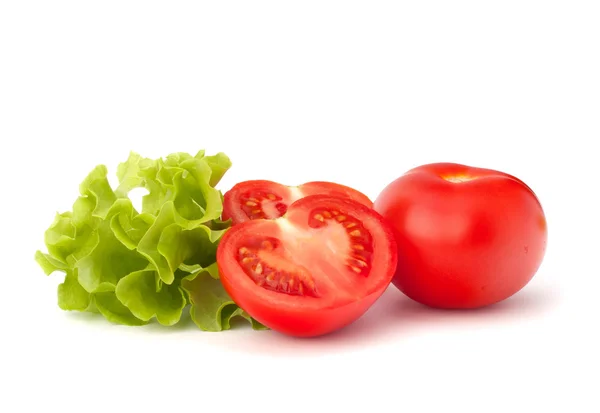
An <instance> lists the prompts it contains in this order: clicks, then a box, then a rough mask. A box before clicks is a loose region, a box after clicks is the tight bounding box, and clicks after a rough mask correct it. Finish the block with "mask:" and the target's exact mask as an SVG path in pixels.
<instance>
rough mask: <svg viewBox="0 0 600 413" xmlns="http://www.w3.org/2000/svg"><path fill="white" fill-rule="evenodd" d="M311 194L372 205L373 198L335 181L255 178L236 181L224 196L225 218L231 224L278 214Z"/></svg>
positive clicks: (275, 216) (370, 206) (273, 216)
mask: <svg viewBox="0 0 600 413" xmlns="http://www.w3.org/2000/svg"><path fill="white" fill-rule="evenodd" d="M309 195H330V196H335V197H341V198H350V199H353V200H355V201H357V202H360V203H361V204H363V205H365V206H367V207H369V208H372V207H373V202H371V200H370V199H369V198H368V197H367V196H366V195H364V194H362V193H361V192H359V191H357V190H355V189H353V188H350V187H347V186H344V185H340V184H336V183H333V182H318V181H315V182H307V183H305V184H302V185H300V186H287V185H282V184H280V183H277V182H273V181H265V180H252V181H244V182H240V183H238V184H236V185H235V186H234V187H233V188H231V189H230V190H229V191H227V192H226V193H225V195H224V200H223V219H224V220H228V219H230V218H231V220H232V225H236V224H239V223H241V222H245V221H250V220H254V219H274V218H279V217H280V216H282V215H283V214H285V212H286V211H287V209H288V207H289V206H290V205H291V204H292V203H293V202H295V201H297V200H299V199H301V198H304V197H305V196H309Z"/></svg>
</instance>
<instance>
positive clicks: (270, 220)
mask: <svg viewBox="0 0 600 413" xmlns="http://www.w3.org/2000/svg"><path fill="white" fill-rule="evenodd" d="M230 167H231V162H230V160H229V158H228V157H227V156H226V155H225V154H223V153H218V154H216V155H214V156H205V153H204V151H200V152H198V153H197V154H196V155H195V156H192V155H190V154H186V153H174V154H170V155H168V156H167V157H166V158H159V159H148V158H143V157H141V156H140V155H138V154H136V153H131V154H130V156H129V159H127V160H126V161H125V162H123V163H121V164H120V165H119V166H118V169H117V177H118V186H117V187H116V188H111V186H110V184H109V182H108V179H107V173H108V171H107V168H106V167H105V166H103V165H100V166H97V167H96V168H94V169H93V170H92V171H91V172H90V174H89V175H88V176H87V177H86V178H85V179H84V180H83V182H82V183H81V185H80V196H79V197H78V198H77V199H76V200H75V202H74V203H73V207H72V210H71V211H67V212H63V213H60V214H57V215H56V217H55V220H54V222H53V223H52V224H51V225H50V227H49V228H48V229H47V231H46V232H45V244H46V248H47V252H46V253H44V252H42V251H37V252H36V260H37V262H38V263H39V265H40V266H41V268H42V269H43V270H44V272H45V273H46V274H47V275H50V274H52V273H54V272H56V271H59V272H63V273H64V274H65V278H64V282H63V283H62V284H60V286H59V288H58V305H59V307H60V308H61V309H63V310H74V311H89V312H97V313H99V314H101V315H102V316H104V317H105V318H106V319H107V320H109V321H111V322H114V323H120V324H127V325H143V324H146V323H149V322H151V321H152V320H153V319H156V321H157V322H158V323H160V324H162V325H165V326H172V325H174V324H176V323H178V322H179V321H180V319H181V317H182V314H183V311H185V310H186V308H188V307H189V312H190V314H191V318H192V319H193V321H194V322H195V323H196V325H197V326H198V327H199V328H200V329H202V330H205V331H221V330H227V329H229V328H231V320H232V319H233V318H240V319H245V320H247V321H248V322H250V323H251V325H252V327H253V328H254V329H265V328H271V329H273V330H276V331H279V332H281V333H284V334H289V335H293V336H302V337H311V336H319V335H323V334H327V333H330V332H332V331H335V330H338V329H340V328H342V327H344V326H346V325H348V324H351V323H352V322H353V321H355V320H356V319H358V318H359V317H361V316H362V315H363V314H364V313H365V312H366V311H367V310H368V309H369V308H370V307H371V305H373V303H375V302H376V301H377V299H378V298H379V297H380V296H381V295H382V294H383V292H384V291H385V290H386V288H387V287H388V286H389V285H391V284H392V285H395V286H396V287H397V288H399V289H400V290H401V291H402V292H403V293H405V294H406V295H407V296H408V297H410V298H412V299H413V300H415V301H418V302H420V303H423V304H425V305H428V306H432V307H440V308H476V307H481V306H485V305H490V304H493V303H496V302H499V301H501V300H504V299H506V298H508V297H510V296H511V295H513V294H515V293H516V292H517V291H519V290H520V289H521V288H523V287H524V286H525V285H526V284H527V283H528V282H529V281H530V280H531V278H532V277H533V276H534V274H535V273H536V272H537V270H538V268H539V266H540V265H541V262H542V259H543V257H544V253H545V248H546V240H547V228H546V221H545V216H544V212H543V210H542V207H541V204H540V202H539V200H538V199H537V197H536V195H535V194H534V193H533V191H532V190H531V189H530V188H529V187H528V186H527V185H525V184H524V183H523V182H522V181H520V180H519V179H517V178H515V177H513V176H510V175H508V174H505V173H502V172H497V171H493V170H489V169H481V168H472V167H467V166H464V165H458V164H450V163H439V164H430V165H423V166H421V167H418V168H415V169H412V170H410V171H408V172H407V173H405V174H403V175H402V176H400V177H399V178H398V179H397V180H395V181H394V182H392V183H390V184H389V185H388V186H387V187H386V188H385V189H384V190H383V191H382V193H381V194H380V195H379V196H378V197H377V199H376V200H375V202H372V201H371V200H370V199H369V198H368V197H367V196H365V195H364V194H362V193H361V192H359V191H357V190H356V189H353V188H350V187H347V186H344V185H340V184H336V183H332V182H307V183H304V184H302V185H299V186H296V187H290V186H286V185H283V184H280V183H277V182H272V181H265V180H258V181H245V182H240V183H238V184H236V185H235V186H234V187H233V188H231V189H230V190H229V191H227V192H226V193H225V194H223V193H222V192H221V191H219V190H218V189H217V188H216V186H217V184H218V183H219V181H220V180H221V178H222V177H223V175H224V174H225V173H226V172H227V171H228V169H229V168H230ZM134 188H145V189H146V191H147V195H145V196H144V197H143V201H142V207H141V210H140V211H137V210H136V209H135V208H134V206H133V204H132V202H131V199H130V198H129V197H128V194H129V192H130V191H131V190H132V189H134Z"/></svg>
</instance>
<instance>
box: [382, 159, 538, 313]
mask: <svg viewBox="0 0 600 413" xmlns="http://www.w3.org/2000/svg"><path fill="white" fill-rule="evenodd" d="M374 208H375V210H376V211H378V212H379V213H380V214H381V215H382V216H384V217H385V219H386V220H387V222H388V223H389V224H390V225H391V226H392V227H393V231H394V235H395V238H396V241H397V244H398V251H399V257H398V266H397V270H396V275H395V277H394V280H393V283H394V285H395V286H396V287H398V288H399V289H400V290H401V291H403V292H404V293H405V294H406V295H407V296H409V297H410V298H412V299H414V300H415V301H418V302H420V303H423V304H426V305H429V306H432V307H441V308H476V307H482V306H486V305H489V304H493V303H496V302H498V301H501V300H504V299H506V298H508V297H510V296H511V295H513V294H515V293H516V292H518V291H519V290H520V289H522V288H523V287H524V286H525V285H526V284H527V283H528V282H529V281H530V280H531V279H532V277H533V276H534V275H535V273H536V272H537V270H538V269H539V266H540V265H541V263H542V260H543V257H544V254H545V250H546V240H547V228H546V218H545V215H544V211H543V209H542V206H541V204H540V202H539V200H538V198H537V197H536V195H535V194H534V192H533V191H532V190H531V189H530V188H529V187H528V186H527V185H526V184H525V183H523V182H522V181H521V180H519V179H517V178H516V177H513V176H511V175H508V174H506V173H502V172H498V171H494V170H490V169H483V168H474V167H469V166H465V165H460V164H452V163H436V164H429V165H423V166H420V167H417V168H414V169H412V170H410V171H408V172H407V173H406V174H404V175H403V176H401V177H400V178H398V179H397V180H395V181H394V182H392V183H390V184H389V185H388V186H387V187H386V188H385V189H384V190H383V191H382V192H381V194H379V196H378V197H377V199H376V200H375V203H374Z"/></svg>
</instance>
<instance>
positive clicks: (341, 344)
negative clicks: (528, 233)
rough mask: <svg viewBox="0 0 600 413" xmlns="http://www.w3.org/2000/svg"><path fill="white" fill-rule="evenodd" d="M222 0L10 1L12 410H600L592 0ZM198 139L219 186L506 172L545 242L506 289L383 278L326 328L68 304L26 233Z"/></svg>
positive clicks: (371, 189)
mask: <svg viewBox="0 0 600 413" xmlns="http://www.w3.org/2000/svg"><path fill="white" fill-rule="evenodd" d="M213 3H214V4H212V5H209V4H207V3H202V2H154V1H143V2H142V1H140V2H127V1H103V2H87V1H72V2H64V1H43V2H38V3H34V2H29V1H16V0H15V1H4V2H2V3H1V5H0V141H1V144H0V145H1V151H0V154H1V155H2V163H1V164H0V168H1V175H0V177H1V179H2V181H1V182H2V186H1V188H0V193H1V195H0V196H1V208H2V210H1V215H0V217H1V219H2V226H1V228H2V229H1V237H0V242H1V243H2V245H1V251H2V267H1V269H2V274H1V280H2V284H1V285H0V288H1V291H2V294H1V299H0V306H1V312H0V317H1V320H2V324H3V325H2V330H1V331H2V339H1V340H0V347H1V352H0V357H1V359H0V360H1V365H0V375H1V378H2V381H3V382H4V384H2V392H1V393H2V395H1V396H0V411H2V412H7V413H8V412H21V411H25V410H26V409H29V408H31V409H34V411H40V410H42V409H43V410H44V411H45V410H47V409H56V411H60V412H64V413H66V412H96V411H98V412H121V411H128V412H141V411H160V412H165V411H170V412H175V411H178V412H182V411H186V410H188V411H197V412H200V411H206V412H219V411H252V410H253V409H256V410H257V411H261V412H267V411H277V412H288V411H303V412H313V411H328V412H334V411H335V412H337V411H340V412H343V411H365V412H371V411H379V412H387V411H403V412H419V411H431V412H444V411H461V412H495V411H511V412H514V411H518V412H521V411H547V409H549V408H555V409H557V411H564V412H566V411H572V412H598V411H600V403H599V402H598V398H597V396H595V397H594V396H593V392H597V390H598V384H599V378H598V377H599V376H598V371H599V369H600V363H599V356H598V350H599V349H600V342H599V340H598V338H597V337H596V336H595V335H594V333H597V332H598V330H599V324H598V316H599V315H600V311H599V310H598V302H599V300H598V294H599V288H600V281H599V280H600V270H599V269H598V260H597V257H598V254H599V253H600V241H599V238H598V231H599V230H600V226H599V219H598V215H599V207H600V205H599V196H598V190H599V186H598V170H597V166H598V154H599V152H598V150H597V149H593V146H592V145H593V144H594V143H597V142H598V139H599V137H600V24H599V22H600V4H599V3H598V2H597V1H573V0H572V1H529V0H519V1H511V0H507V1H502V2H491V1H460V0H456V1H427V0H425V1H418V2H400V1H396V2H389V3H387V2H373V1H362V2H355V1H346V2H339V3H334V2H328V1H314V2H313V1H303V2H284V1H273V2H263V1H252V2H250V1H247V2H213ZM202 148H204V149H207V151H208V152H209V153H215V152H218V151H223V152H225V153H227V154H228V155H229V156H230V157H231V159H232V161H233V164H234V166H233V168H232V169H231V170H230V171H229V172H228V174H227V175H226V176H225V178H224V180H223V181H222V183H221V185H220V186H219V188H220V189H222V190H224V191H225V190H227V189H228V188H229V187H231V186H232V185H233V184H234V183H236V182H238V181H242V180H247V179H255V178H266V179H273V180H277V181H280V182H282V183H286V184H299V183H302V182H305V181H310V180H316V179H318V180H332V181H337V182H340V183H344V184H347V185H350V186H354V187H356V188H357V189H360V190H362V191H363V192H365V193H366V194H367V195H369V196H370V197H371V198H375V197H376V196H377V194H378V193H379V191H380V190H381V189H382V188H383V187H384V186H385V185H387V184H388V183H389V182H390V181H391V180H393V179H395V178H396V177H398V176H399V175H400V174H402V173H403V172H404V171H406V170H407V169H409V168H412V167H414V166H417V165H419V164H422V163H428V162H436V161H450V162H459V163H466V164H470V165H473V166H481V167H488V168H494V169H499V170H502V171H505V172H509V173H512V174H514V175H516V176H518V177H520V178H521V179H523V180H525V181H526V182H527V183H528V184H529V185H530V186H531V187H532V188H533V189H534V191H535V192H536V193H537V194H538V196H539V197H540V199H541V201H542V204H543V206H544V208H545V210H546V214H547V218H548V223H549V246H548V250H547V255H546V258H545V260H544V263H543V265H542V268H541V269H540V270H539V272H538V273H537V275H536V276H535V278H534V279H533V280H532V282H531V283H530V284H529V285H528V286H527V287H526V288H525V289H524V290H522V291H521V292H519V293H518V294H517V295H515V296H513V297H512V298H511V299H509V300H507V301H505V302H503V303H501V304H499V305H496V306H493V307H490V308H487V309H483V310H480V311H470V312H459V313H455V312H444V311H434V310H430V309H427V308H425V307H421V306H418V305H416V304H413V303H412V302H410V301H409V300H408V299H406V298H404V296H402V294H400V293H399V292H398V291H396V290H395V289H394V288H393V287H392V288H390V289H389V290H388V292H387V293H386V294H385V295H384V297H383V298H382V299H381V300H380V301H378V302H377V303H376V304H375V305H374V306H373V307H372V309H371V311H369V313H367V314H366V315H365V316H364V317H363V318H361V319H360V320H359V321H357V322H356V323H355V324H353V325H352V326H351V327H349V328H347V329H344V330H343V331H341V332H339V333H337V334H333V335H331V336H327V337H323V338H320V339H316V340H298V339H290V338H287V337H284V336H282V335H279V334H277V333H274V332H255V331H252V330H251V329H249V328H245V327H244V326H241V327H239V328H236V329H235V330H232V331H229V332H223V333H203V332H201V331H200V330H198V329H197V328H195V326H193V324H192V325H187V326H185V327H182V328H161V327H159V326H156V325H154V326H147V327H143V328H133V327H123V326H116V325H111V324H109V323H108V322H106V321H105V320H104V319H102V318H100V319H98V318H96V317H87V316H85V315H79V314H69V313H66V312H63V311H61V310H60V309H59V308H58V307H57V305H56V286H57V285H58V284H59V283H60V282H61V278H62V277H61V276H60V275H58V274H55V275H53V276H50V277H45V276H44V274H43V272H42V271H41V270H40V269H39V268H38V267H37V265H36V264H35V262H34V261H33V254H34V252H35V250H36V249H38V248H43V232H44V230H45V229H46V228H47V226H48V225H49V224H50V222H51V221H52V218H53V216H54V213H55V212H56V211H64V210H65V209H68V208H69V207H70V206H71V203H72V202H73V200H74V199H75V197H76V196H77V190H78V185H79V182H80V181H81V179H82V178H83V177H84V176H85V175H86V174H87V172H88V171H89V170H91V169H92V168H93V166H95V165H96V164H99V163H104V164H105V165H107V166H108V167H109V169H110V171H111V173H112V174H114V172H115V168H116V166H117V164H118V162H120V161H122V160H124V159H126V157H127V155H128V153H129V151H130V150H135V151H137V152H139V153H141V154H142V155H144V156H148V157H159V156H164V155H167V154H168V153H171V152H176V151H187V152H193V153H195V152H196V151H197V150H198V149H202Z"/></svg>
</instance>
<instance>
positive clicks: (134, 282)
mask: <svg viewBox="0 0 600 413" xmlns="http://www.w3.org/2000/svg"><path fill="white" fill-rule="evenodd" d="M230 167H231V162H230V160H229V158H228V157H227V156H226V155H225V154H223V153H218V154H217V155H214V156H205V153H204V151H200V152H198V153H197V154H196V155H195V156H192V155H190V154H187V153H174V154H170V155H169V156H167V157H166V158H159V159H148V158H143V157H142V156H140V155H139V154H137V153H134V152H132V153H131V154H130V155H129V158H128V159H127V161H125V162H122V163H121V164H119V166H118V168H117V178H118V186H117V188H115V189H114V190H113V188H111V186H110V184H109V182H108V179H107V173H108V171H107V168H106V167H105V166H104V165H99V166H97V167H96V168H94V169H93V170H92V171H91V172H90V173H89V175H88V176H87V177H86V178H85V179H84V180H83V182H82V183H81V185H80V187H79V192H80V196H79V197H78V198H77V199H76V200H75V202H74V203H73V207H72V210H71V211H67V212H63V213H59V214H56V216H55V219H54V221H53V222H52V223H51V225H50V227H49V228H48V229H47V230H46V232H45V234H44V243H45V245H46V249H47V252H42V251H37V252H36V254H35V259H36V261H37V263H38V264H39V266H40V267H41V268H42V270H43V271H44V273H45V274H46V275H50V274H53V273H55V272H62V273H64V274H65V278H64V281H63V283H62V284H60V285H59V287H58V306H59V307H60V308H61V309H63V310H65V311H88V312H95V313H99V314H101V315H102V316H104V317H105V318H106V319H107V320H109V321H111V322H113V323H118V324H125V325H144V324H147V323H149V322H151V321H153V320H156V321H157V322H158V323H160V324H162V325H164V326H172V325H174V324H177V323H178V322H179V321H180V320H181V317H182V313H183V311H184V310H185V309H186V307H188V306H189V307H190V310H189V311H190V314H191V318H192V320H194V322H195V323H196V325H197V326H198V327H199V328H200V329H202V330H205V331H222V330H227V329H229V328H231V321H232V319H234V318H239V319H240V320H247V321H249V322H250V323H251V325H252V327H253V328H254V329H263V328H264V326H262V325H261V324H260V323H258V322H257V321H256V320H254V319H252V318H251V317H250V316H249V315H248V314H247V313H246V312H245V311H243V310H242V309H241V308H239V307H238V306H237V305H236V304H235V303H234V302H233V301H232V300H231V298H230V297H229V296H228V295H227V293H226V292H225V290H224V288H223V286H222V285H221V282H220V281H219V274H218V269H217V265H216V251H217V247H218V244H219V240H220V239H221V237H222V236H223V234H224V233H225V231H227V229H228V228H229V226H230V222H229V221H222V220H221V213H222V209H223V204H222V200H223V195H222V193H221V192H220V191H219V190H217V189H216V188H215V186H216V185H217V184H218V183H219V181H220V180H221V178H222V177H223V175H224V174H225V173H226V172H227V170H228V169H229V168H230ZM134 188H145V189H146V190H147V194H146V195H145V196H144V197H143V198H142V206H141V211H138V210H136V209H135V208H134V206H133V204H132V202H131V199H130V198H129V197H128V194H129V192H130V191H131V190H132V189H134Z"/></svg>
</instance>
